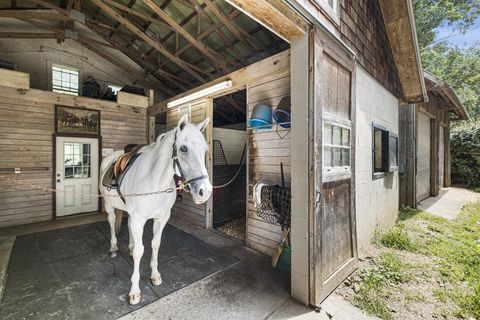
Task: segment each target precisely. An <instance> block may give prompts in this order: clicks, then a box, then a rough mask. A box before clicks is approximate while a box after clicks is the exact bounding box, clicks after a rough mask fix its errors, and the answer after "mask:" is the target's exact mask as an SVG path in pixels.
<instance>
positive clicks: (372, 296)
mask: <svg viewBox="0 0 480 320" xmlns="http://www.w3.org/2000/svg"><path fill="white" fill-rule="evenodd" d="M410 269H411V266H410V265H409V264H407V263H404V262H402V260H401V259H400V258H399V257H398V256H397V255H396V254H393V253H382V254H381V255H380V256H379V257H378V258H376V259H375V260H374V265H373V266H372V267H369V268H366V269H363V270H361V271H360V279H361V281H360V282H359V283H357V284H355V286H356V290H357V292H356V295H355V298H354V304H355V305H356V306H357V307H359V308H360V309H362V310H364V311H366V312H367V313H368V314H371V315H375V316H377V317H380V318H382V319H387V320H388V319H392V316H391V314H390V311H389V309H388V307H387V304H386V302H385V301H386V298H388V297H389V296H390V294H391V292H390V290H389V285H391V284H399V283H403V282H408V281H410V280H411V279H412V275H411V273H410Z"/></svg>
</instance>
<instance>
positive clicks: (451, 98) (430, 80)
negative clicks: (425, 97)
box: [423, 72, 470, 120]
mask: <svg viewBox="0 0 480 320" xmlns="http://www.w3.org/2000/svg"><path fill="white" fill-rule="evenodd" d="M423 74H424V77H425V82H426V85H427V89H428V91H429V92H431V93H433V94H435V95H436V96H439V97H440V98H441V99H443V100H444V101H445V103H446V104H447V107H448V109H447V110H449V111H451V112H453V113H455V115H456V116H457V118H456V119H457V120H468V119H470V117H469V115H468V113H467V110H465V106H464V105H463V104H462V102H460V99H459V98H458V96H457V93H456V92H455V90H453V88H452V87H451V86H450V84H448V82H446V81H444V80H442V79H440V78H439V77H437V76H435V75H433V74H431V73H428V72H424V73H423Z"/></svg>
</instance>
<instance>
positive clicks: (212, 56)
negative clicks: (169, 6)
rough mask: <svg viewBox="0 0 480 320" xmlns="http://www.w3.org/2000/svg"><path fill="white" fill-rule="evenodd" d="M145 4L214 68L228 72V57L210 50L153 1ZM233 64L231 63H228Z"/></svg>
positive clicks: (147, 0) (150, 0)
mask: <svg viewBox="0 0 480 320" xmlns="http://www.w3.org/2000/svg"><path fill="white" fill-rule="evenodd" d="M143 2H144V3H145V4H146V5H147V6H148V7H150V9H152V10H153V11H154V12H155V13H156V14H157V15H158V16H159V17H160V18H161V19H162V20H164V21H165V22H166V23H167V24H169V25H170V26H171V27H172V28H173V29H174V30H175V31H176V32H178V33H179V34H180V35H182V37H184V38H185V40H187V41H188V42H189V43H190V44H191V45H192V46H194V47H195V48H196V49H197V50H198V51H200V52H201V53H202V54H203V55H204V56H205V57H206V58H207V59H208V60H209V61H210V63H212V64H213V65H214V66H217V67H219V68H221V69H222V70H224V71H227V70H226V68H225V66H224V65H223V64H222V61H225V60H226V57H224V56H222V55H221V54H219V53H217V52H215V51H213V50H212V49H210V48H208V47H207V46H206V45H205V44H203V43H201V42H200V41H198V40H197V39H195V38H194V37H193V36H192V35H191V34H190V33H188V31H187V30H185V29H184V28H183V27H182V26H181V25H180V24H178V23H177V22H176V21H175V20H174V19H173V18H172V17H170V16H169V15H168V14H167V13H166V12H165V11H163V10H162V9H161V8H160V7H158V6H157V5H156V4H155V3H154V2H153V1H152V0H143ZM228 63H229V64H232V62H231V61H228Z"/></svg>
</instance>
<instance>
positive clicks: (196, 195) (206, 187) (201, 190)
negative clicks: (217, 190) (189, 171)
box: [190, 179, 213, 204]
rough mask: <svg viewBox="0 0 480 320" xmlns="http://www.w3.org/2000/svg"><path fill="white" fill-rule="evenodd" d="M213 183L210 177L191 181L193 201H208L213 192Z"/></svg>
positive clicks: (198, 202) (200, 202)
mask: <svg viewBox="0 0 480 320" xmlns="http://www.w3.org/2000/svg"><path fill="white" fill-rule="evenodd" d="M212 189H213V188H212V184H211V183H210V181H209V180H208V179H202V180H199V181H195V182H192V183H190V192H191V193H192V198H193V202H195V203H196V204H202V203H204V202H205V201H207V200H208V199H209V198H210V196H211V194H212Z"/></svg>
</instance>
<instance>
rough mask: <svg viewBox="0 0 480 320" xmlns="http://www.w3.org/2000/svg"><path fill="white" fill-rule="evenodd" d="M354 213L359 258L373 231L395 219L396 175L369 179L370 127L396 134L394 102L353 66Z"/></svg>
mask: <svg viewBox="0 0 480 320" xmlns="http://www.w3.org/2000/svg"><path fill="white" fill-rule="evenodd" d="M356 104H357V108H356V110H357V114H356V121H357V128H356V134H357V138H356V148H357V149H356V154H357V155H358V156H357V157H356V168H355V174H356V180H355V187H356V206H357V208H356V214H357V243H358V250H359V256H362V255H363V254H364V251H363V249H365V248H366V247H367V246H368V244H369V243H370V240H371V238H372V237H373V235H374V233H375V230H376V229H377V228H385V227H387V226H390V225H392V224H393V223H394V222H395V220H396V219H397V216H398V197H399V183H398V182H399V180H398V172H394V173H389V174H386V175H385V177H383V178H380V179H376V180H374V179H373V178H372V172H373V168H372V130H373V128H372V124H373V123H375V124H378V125H381V126H383V127H385V128H387V130H390V131H391V132H392V133H396V134H398V130H399V128H398V101H397V99H396V98H395V96H393V95H392V94H391V93H389V92H388V91H387V90H386V89H385V88H383V87H382V85H381V84H380V83H379V82H378V81H376V80H375V79H374V78H373V77H371V76H370V75H369V74H368V73H367V71H366V70H365V69H363V68H362V67H360V66H357V79H356Z"/></svg>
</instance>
